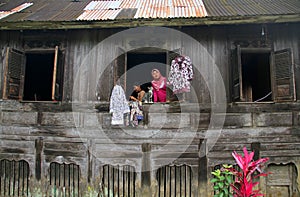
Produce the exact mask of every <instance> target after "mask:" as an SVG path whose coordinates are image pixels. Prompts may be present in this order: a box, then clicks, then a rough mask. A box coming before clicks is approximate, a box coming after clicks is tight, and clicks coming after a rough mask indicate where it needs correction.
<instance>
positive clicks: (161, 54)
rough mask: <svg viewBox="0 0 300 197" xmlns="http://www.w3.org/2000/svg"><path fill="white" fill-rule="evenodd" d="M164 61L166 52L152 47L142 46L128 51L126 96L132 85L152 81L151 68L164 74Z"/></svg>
mask: <svg viewBox="0 0 300 197" xmlns="http://www.w3.org/2000/svg"><path fill="white" fill-rule="evenodd" d="M166 61H167V54H166V52H165V51H162V50H157V49H154V48H144V49H140V50H136V51H130V52H128V53H127V61H126V62H127V67H126V76H125V77H126V78H127V79H126V83H127V90H126V96H127V97H129V96H130V95H131V93H132V91H133V85H135V84H137V83H139V84H144V83H147V82H151V81H152V76H151V71H152V69H154V68H157V69H159V70H160V72H161V74H162V75H163V76H166V73H167V71H166Z"/></svg>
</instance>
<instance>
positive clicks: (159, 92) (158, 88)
mask: <svg viewBox="0 0 300 197" xmlns="http://www.w3.org/2000/svg"><path fill="white" fill-rule="evenodd" d="M151 74H152V77H153V81H152V82H151V83H152V87H153V101H154V102H166V100H167V86H166V85H167V79H166V78H165V77H163V76H162V75H161V73H160V71H159V70H158V69H153V70H152V71H151Z"/></svg>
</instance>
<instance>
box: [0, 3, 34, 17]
mask: <svg viewBox="0 0 300 197" xmlns="http://www.w3.org/2000/svg"><path fill="white" fill-rule="evenodd" d="M31 5H32V3H23V4H21V5H19V6H17V7H15V8H13V9H11V10H10V11H0V19H2V18H4V17H7V16H9V15H11V14H14V13H17V12H20V11H22V10H24V9H26V8H28V7H29V6H31Z"/></svg>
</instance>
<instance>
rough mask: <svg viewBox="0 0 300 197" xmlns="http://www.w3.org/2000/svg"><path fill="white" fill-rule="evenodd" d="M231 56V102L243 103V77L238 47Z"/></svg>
mask: <svg viewBox="0 0 300 197" xmlns="http://www.w3.org/2000/svg"><path fill="white" fill-rule="evenodd" d="M231 54H232V55H231V65H232V99H233V101H243V100H244V99H243V84H242V83H243V78H242V77H243V76H242V60H241V48H240V46H239V45H238V46H237V47H236V49H235V50H234V51H233V52H232V53H231Z"/></svg>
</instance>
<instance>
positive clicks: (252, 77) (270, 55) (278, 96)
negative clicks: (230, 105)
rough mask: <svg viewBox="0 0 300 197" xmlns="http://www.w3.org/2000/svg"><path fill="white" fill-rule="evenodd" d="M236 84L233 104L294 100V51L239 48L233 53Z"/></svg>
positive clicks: (234, 85) (234, 84)
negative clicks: (237, 102)
mask: <svg viewBox="0 0 300 197" xmlns="http://www.w3.org/2000/svg"><path fill="white" fill-rule="evenodd" d="M232 84H233V87H232V99H233V101H241V102H268V101H292V100H293V99H294V95H295V89H294V87H295V86H294V72H293V64H292V55H291V52H290V50H283V51H278V52H272V51H271V49H269V48H262V49H260V48H240V46H237V48H236V50H235V51H234V52H233V53H232Z"/></svg>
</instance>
